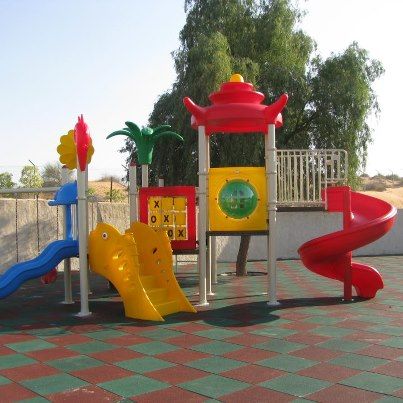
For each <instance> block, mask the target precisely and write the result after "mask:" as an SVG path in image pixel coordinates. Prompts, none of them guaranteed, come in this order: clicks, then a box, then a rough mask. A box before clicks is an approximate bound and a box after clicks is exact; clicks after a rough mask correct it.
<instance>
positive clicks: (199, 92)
mask: <svg viewBox="0 0 403 403" xmlns="http://www.w3.org/2000/svg"><path fill="white" fill-rule="evenodd" d="M185 9H186V12H187V19H186V23H185V25H184V27H183V29H182V31H181V32H180V41H181V45H180V48H179V49H178V50H177V51H176V52H174V53H173V57H174V61H175V68H176V73H177V79H176V82H175V83H174V84H173V86H172V89H171V90H169V91H167V92H166V93H165V94H163V95H161V96H160V97H159V99H158V100H157V102H156V103H155V105H154V110H153V112H152V114H151V116H150V122H149V123H150V125H152V126H153V125H158V124H160V123H161V122H166V123H168V124H170V125H171V126H172V127H175V128H176V129H177V130H178V131H179V132H180V133H182V134H183V135H184V143H183V144H177V143H174V142H171V143H167V144H164V145H163V146H162V145H160V144H157V145H156V147H155V151H154V161H153V166H152V167H151V170H150V174H151V176H152V177H154V178H156V177H164V178H165V181H166V184H173V183H186V184H192V183H193V184H195V183H196V182H197V135H196V132H195V131H194V130H192V129H191V128H190V116H189V114H188V113H187V111H186V110H185V108H184V106H183V103H182V99H183V97H185V96H189V97H190V98H192V99H193V100H194V101H195V102H197V103H198V104H200V105H207V104H209V101H208V95H209V94H210V93H211V92H213V91H217V90H218V88H219V85H220V84H221V83H222V82H225V81H228V79H229V77H230V75H231V74H232V73H240V74H242V75H243V76H244V78H245V81H248V82H252V83H253V84H254V85H255V86H256V88H257V90H259V91H262V92H263V93H264V94H265V95H266V100H265V103H271V102H273V101H274V100H275V99H276V98H277V97H278V96H279V95H281V94H282V93H283V92H286V93H288V94H289V96H290V98H289V103H288V105H287V107H286V109H285V111H284V113H283V116H284V127H283V128H282V129H281V130H280V131H279V134H278V137H277V147H278V148H314V147H316V148H343V149H345V150H347V151H348V153H349V164H350V168H349V169H350V171H349V178H350V183H352V184H354V181H355V178H356V175H357V172H358V170H359V168H360V167H361V166H363V165H365V160H366V153H367V146H368V144H369V142H370V141H371V129H370V127H369V126H368V124H367V118H368V117H369V115H371V113H373V112H377V111H378V104H377V102H376V96H375V93H374V91H373V89H372V84H373V83H374V81H375V80H376V79H377V78H378V77H379V76H380V75H381V74H382V73H383V68H382V65H381V64H380V63H379V62H378V61H376V60H371V59H370V58H369V56H368V53H367V52H366V51H365V50H364V49H361V48H360V47H359V46H358V44H356V43H353V44H352V45H350V46H349V47H348V48H347V49H346V50H345V51H344V52H342V53H341V54H332V55H331V56H330V57H329V58H328V59H325V60H322V59H321V58H320V57H318V55H317V53H316V50H315V46H316V45H315V42H314V40H313V39H312V38H310V37H309V36H308V35H307V34H305V33H304V32H303V31H301V30H300V29H299V28H298V23H299V21H300V20H301V18H303V12H301V11H300V10H299V9H298V8H297V7H296V6H295V3H294V2H293V1H292V0H261V1H257V0H255V1H254V0H220V1H217V0H185ZM133 150H134V147H133V144H132V142H131V140H130V139H128V141H126V144H125V147H124V148H123V149H122V150H121V151H122V152H129V153H130V154H132V153H133ZM177 156H180V158H177ZM130 159H131V156H129V157H128V160H130ZM263 162H264V161H263V139H262V136H261V135H253V134H249V135H247V136H230V135H224V136H221V135H220V136H212V144H211V163H212V166H223V165H228V166H230V165H263Z"/></svg>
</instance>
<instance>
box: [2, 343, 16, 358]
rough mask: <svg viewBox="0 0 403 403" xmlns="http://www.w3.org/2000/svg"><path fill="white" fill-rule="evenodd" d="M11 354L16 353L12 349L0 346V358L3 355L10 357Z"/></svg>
mask: <svg viewBox="0 0 403 403" xmlns="http://www.w3.org/2000/svg"><path fill="white" fill-rule="evenodd" d="M9 354H15V351H14V350H12V349H11V348H8V347H5V346H0V357H1V356H2V355H9Z"/></svg>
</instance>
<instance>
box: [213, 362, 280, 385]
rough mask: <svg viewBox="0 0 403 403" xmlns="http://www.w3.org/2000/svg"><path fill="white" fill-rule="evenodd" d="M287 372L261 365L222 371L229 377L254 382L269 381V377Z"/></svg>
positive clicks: (275, 376) (223, 374)
mask: <svg viewBox="0 0 403 403" xmlns="http://www.w3.org/2000/svg"><path fill="white" fill-rule="evenodd" d="M285 374H286V372H284V371H279V370H277V369H274V368H266V367H261V366H259V365H246V366H244V367H240V368H235V369H231V370H230V371H225V372H222V373H221V375H222V376H225V377H227V378H233V379H236V380H238V381H243V382H247V383H252V384H256V383H260V382H264V381H268V380H269V379H273V378H277V377H279V376H282V375H285Z"/></svg>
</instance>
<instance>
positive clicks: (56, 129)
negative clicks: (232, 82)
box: [0, 0, 403, 181]
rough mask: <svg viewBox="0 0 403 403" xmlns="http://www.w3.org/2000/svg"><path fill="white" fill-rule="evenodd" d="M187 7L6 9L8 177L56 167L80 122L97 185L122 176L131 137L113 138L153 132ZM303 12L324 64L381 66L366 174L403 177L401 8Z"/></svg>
mask: <svg viewBox="0 0 403 403" xmlns="http://www.w3.org/2000/svg"><path fill="white" fill-rule="evenodd" d="M183 3H184V1H183V0H149V1H147V2H145V1H143V0H113V1H111V0H58V1H54V0H35V1H32V0H0V150H1V157H0V172H4V171H9V172H12V173H13V179H14V181H18V180H19V176H20V174H19V173H20V171H21V168H22V167H23V166H24V165H27V164H29V160H31V161H32V162H33V163H34V164H35V165H37V166H39V167H43V166H44V165H45V164H46V163H49V162H55V161H57V159H58V154H57V152H56V147H57V145H58V144H59V137H60V136H61V135H63V134H66V133H67V131H68V130H70V129H72V128H73V127H74V124H75V122H76V120H77V116H78V115H79V114H81V113H82V114H84V118H85V120H86V121H87V123H88V125H89V127H90V132H91V136H92V138H93V143H94V146H95V154H94V157H93V160H92V162H91V165H90V169H89V175H90V179H95V178H99V177H101V176H103V175H117V176H120V177H122V176H123V173H124V169H123V167H122V165H123V164H125V155H124V154H121V153H119V152H118V150H119V148H120V147H122V145H123V137H120V136H118V137H114V138H113V139H110V140H106V136H107V135H108V134H109V133H111V132H112V131H114V130H117V129H120V128H122V127H124V122H125V121H127V120H130V121H134V122H136V123H137V124H138V125H140V126H141V125H146V124H147V120H148V117H149V114H150V113H151V111H152V109H153V105H154V103H155V102H156V100H157V99H158V96H159V95H161V94H163V93H164V92H165V91H167V90H169V89H170V88H171V86H172V84H173V82H174V81H175V77H176V76H175V70H174V64H173V59H172V56H171V52H172V51H175V50H176V49H178V47H179V32H180V30H181V28H182V27H183V25H184V22H185V17H186V16H185V13H184V7H183ZM299 6H300V8H302V9H305V10H306V11H307V15H306V16H305V17H304V19H303V22H302V26H301V27H302V29H304V30H305V31H306V32H307V33H308V34H309V35H311V36H312V37H313V38H314V39H315V40H316V42H317V45H318V51H319V52H320V53H321V54H322V55H323V57H327V56H329V55H330V54H331V53H332V52H334V53H339V52H342V51H343V50H344V49H345V48H346V47H347V46H348V45H349V44H350V43H352V42H353V41H357V42H358V44H359V45H360V46H361V47H363V48H365V49H367V50H368V51H369V55H370V57H372V58H377V59H379V60H380V61H381V62H382V63H383V65H384V68H385V74H384V76H383V77H382V78H381V79H379V80H378V82H376V84H375V86H374V88H375V91H376V93H377V94H378V100H379V103H380V107H381V110H382V112H381V115H380V117H379V118H378V119H375V118H372V119H371V126H372V127H373V129H374V143H373V144H372V145H371V146H370V148H369V155H368V164H367V172H368V173H369V174H370V175H375V174H376V173H378V172H380V173H384V174H391V173H395V174H399V175H400V176H403V163H402V161H401V156H400V155H401V150H402V149H403V139H402V136H401V133H400V132H401V128H400V126H401V125H400V124H399V123H398V119H397V118H398V117H399V116H400V113H401V112H400V96H401V94H402V93H403V76H402V72H403V56H402V53H401V46H400V43H399V39H398V38H403V26H402V24H401V21H400V19H401V15H403V1H401V0H384V1H383V2H379V1H375V0H338V1H330V0H306V1H304V0H300V1H299ZM196 101H197V100H196ZM280 135H281V134H280ZM171 158H174V156H171Z"/></svg>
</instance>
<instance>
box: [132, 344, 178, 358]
mask: <svg viewBox="0 0 403 403" xmlns="http://www.w3.org/2000/svg"><path fill="white" fill-rule="evenodd" d="M128 348H129V349H130V350H133V351H137V352H139V353H142V354H147V355H158V354H163V353H168V352H170V351H175V350H178V347H176V346H173V345H172V344H168V343H163V342H162V341H151V342H150V343H140V344H135V345H133V346H130V347H128Z"/></svg>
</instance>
